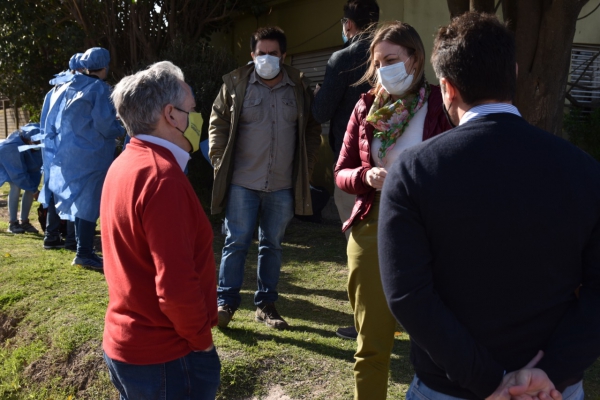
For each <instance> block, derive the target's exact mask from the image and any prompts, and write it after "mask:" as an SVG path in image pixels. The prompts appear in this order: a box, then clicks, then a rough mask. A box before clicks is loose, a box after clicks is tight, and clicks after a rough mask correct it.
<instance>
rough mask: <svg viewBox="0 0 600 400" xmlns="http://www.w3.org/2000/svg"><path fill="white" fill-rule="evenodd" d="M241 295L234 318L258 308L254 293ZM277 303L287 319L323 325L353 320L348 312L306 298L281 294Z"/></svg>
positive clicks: (319, 330)
mask: <svg viewBox="0 0 600 400" xmlns="http://www.w3.org/2000/svg"><path fill="white" fill-rule="evenodd" d="M240 296H241V297H242V302H241V304H240V306H239V307H238V313H237V314H236V316H235V317H234V318H238V315H239V314H247V313H254V311H255V310H256V306H255V305H254V293H248V292H241V293H240ZM275 304H276V306H277V310H278V311H279V312H280V313H281V314H282V317H283V318H286V319H287V318H294V319H300V320H305V321H312V322H314V323H317V324H323V325H329V324H334V325H335V324H348V323H351V322H352V321H351V317H350V319H349V316H348V314H346V313H343V312H340V311H336V310H331V309H329V308H326V307H322V306H319V305H317V304H314V303H311V302H309V301H306V300H302V299H295V298H287V297H285V294H284V295H283V296H279V299H278V300H277V302H276V303H275ZM294 330H296V329H294ZM309 330H312V331H314V332H315V333H318V334H321V335H322V336H325V337H328V336H335V333H334V332H330V331H329V330H326V329H318V328H310V327H307V331H309Z"/></svg>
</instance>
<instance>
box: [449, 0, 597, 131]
mask: <svg viewBox="0 0 600 400" xmlns="http://www.w3.org/2000/svg"><path fill="white" fill-rule="evenodd" d="M447 2H448V9H449V11H450V15H451V17H454V16H457V15H460V14H462V13H463V12H466V11H467V10H477V11H486V10H489V7H490V6H491V11H490V12H494V8H495V7H494V3H493V0H470V1H467V0H447ZM587 2H588V0H520V1H519V0H502V14H503V16H504V21H505V22H506V23H507V25H508V27H509V28H510V29H511V30H512V31H513V32H514V34H515V40H516V44H517V64H518V66H519V70H518V71H519V73H518V77H517V93H516V97H515V105H516V106H517V107H518V109H519V111H520V112H521V114H522V115H523V117H524V118H525V119H526V120H527V121H529V123H531V124H533V125H535V126H537V127H539V128H542V129H544V130H547V131H548V132H552V133H554V134H555V135H561V133H562V119H563V109H564V101H565V93H566V84H567V79H568V75H569V65H570V61H571V48H572V46H573V38H574V36H575V27H576V24H577V17H578V16H579V12H580V11H581V8H582V7H583V6H584V5H585V4H586V3H587Z"/></svg>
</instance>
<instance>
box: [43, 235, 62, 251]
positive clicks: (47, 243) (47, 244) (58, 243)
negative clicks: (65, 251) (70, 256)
mask: <svg viewBox="0 0 600 400" xmlns="http://www.w3.org/2000/svg"><path fill="white" fill-rule="evenodd" d="M64 247H65V241H64V240H62V239H61V238H58V239H54V240H47V239H44V249H46V250H50V249H62V248H64Z"/></svg>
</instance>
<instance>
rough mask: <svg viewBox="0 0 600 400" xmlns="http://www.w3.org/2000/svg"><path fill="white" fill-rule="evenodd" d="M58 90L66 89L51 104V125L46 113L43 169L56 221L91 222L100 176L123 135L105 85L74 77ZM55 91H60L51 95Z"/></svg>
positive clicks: (95, 211) (96, 210)
mask: <svg viewBox="0 0 600 400" xmlns="http://www.w3.org/2000/svg"><path fill="white" fill-rule="evenodd" d="M64 85H67V87H66V88H65V89H64V97H63V98H62V99H60V98H59V100H58V101H57V102H58V103H59V110H58V113H57V115H56V116H55V117H54V118H53V120H52V121H51V119H50V113H52V110H50V111H49V116H48V118H47V120H46V121H45V122H46V124H45V133H46V134H47V135H48V136H47V137H46V138H48V137H49V136H52V134H54V141H55V143H54V145H55V146H56V151H55V154H54V158H53V160H52V161H51V162H50V165H49V168H48V169H49V173H48V175H49V176H48V178H49V179H48V188H49V189H50V191H52V193H53V194H54V201H55V205H56V210H57V211H58V213H59V215H60V217H61V218H63V219H69V220H71V221H73V220H75V218H76V217H77V218H80V219H83V220H86V221H92V222H96V220H97V219H98V217H99V216H100V195H101V192H102V185H103V183H104V177H105V176H106V172H107V171H108V167H109V166H110V164H111V163H112V161H113V159H114V153H115V145H116V142H115V139H116V138H117V137H119V136H121V135H123V134H124V133H125V130H124V129H123V127H122V126H121V125H120V123H119V122H118V121H117V118H116V111H115V108H114V106H113V104H112V102H111V100H110V97H109V96H110V87H109V86H108V85H107V84H106V83H105V82H103V81H102V80H100V79H96V78H95V77H90V76H87V75H75V76H74V77H73V79H72V80H71V81H70V82H67V83H65V84H64ZM61 89H63V86H59V87H57V89H56V90H57V91H60V90H61ZM62 104H64V105H63V106H62V107H61V106H60V105H62ZM61 108H62V111H61ZM57 121H58V122H57ZM50 122H52V123H50ZM53 130H56V132H54V131H53ZM45 143H46V142H45Z"/></svg>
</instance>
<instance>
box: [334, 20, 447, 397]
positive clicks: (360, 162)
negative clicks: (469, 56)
mask: <svg viewBox="0 0 600 400" xmlns="http://www.w3.org/2000/svg"><path fill="white" fill-rule="evenodd" d="M424 65H425V50H424V48H423V42H422V41H421V38H420V37H419V34H418V33H417V32H416V31H415V29H414V28H413V27H412V26H410V25H408V24H406V23H403V22H399V21H396V22H392V23H388V24H385V25H384V26H382V27H381V28H379V29H378V30H377V31H376V32H375V34H374V38H373V42H372V43H371V47H370V58H369V66H368V68H367V72H366V73H365V75H364V77H363V78H362V79H361V80H360V81H359V82H358V83H362V82H369V83H370V84H371V86H372V89H371V90H370V91H369V92H367V93H365V94H363V95H362V96H361V98H360V100H359V101H358V103H357V104H356V106H355V108H354V111H353V113H352V115H351V117H350V121H349V123H348V127H347V129H346V135H345V137H344V144H343V146H342V149H341V152H340V157H339V159H338V162H337V165H336V168H335V180H336V184H337V186H338V187H340V188H341V189H342V190H344V191H345V192H347V193H350V194H354V195H356V202H355V204H354V209H353V210H352V214H351V216H350V218H349V219H348V220H347V221H346V222H345V223H344V225H343V228H342V229H343V231H346V230H347V229H349V228H350V227H352V233H351V234H350V239H349V242H348V267H349V277H348V296H349V298H350V303H351V305H352V308H353V310H354V323H355V326H356V329H357V331H358V338H357V344H358V348H357V351H356V354H355V356H354V357H355V360H356V362H355V364H354V377H355V390H354V398H355V399H356V400H365V399H369V400H378V399H385V398H386V395H387V383H388V371H389V364H390V354H391V351H392V347H393V344H394V331H395V328H396V321H395V319H394V317H393V316H392V314H391V312H390V311H389V308H388V306H387V303H386V299H385V296H384V293H383V288H382V285H381V277H380V273H379V260H378V256H377V221H378V219H379V196H380V193H381V188H382V186H383V183H384V182H385V177H386V174H387V168H389V167H390V166H391V164H392V163H393V162H394V161H395V160H396V159H398V158H400V157H402V151H403V150H405V149H407V148H409V147H411V146H413V145H416V144H418V143H421V142H422V141H424V140H427V139H429V138H431V137H433V136H435V135H438V134H440V133H442V132H444V131H446V130H448V129H450V128H451V126H450V124H449V123H448V121H447V119H446V116H445V114H444V111H443V106H442V96H441V93H440V89H439V87H437V86H434V85H430V84H429V83H428V82H427V80H426V79H425V75H424ZM381 218H385V216H381Z"/></svg>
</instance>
